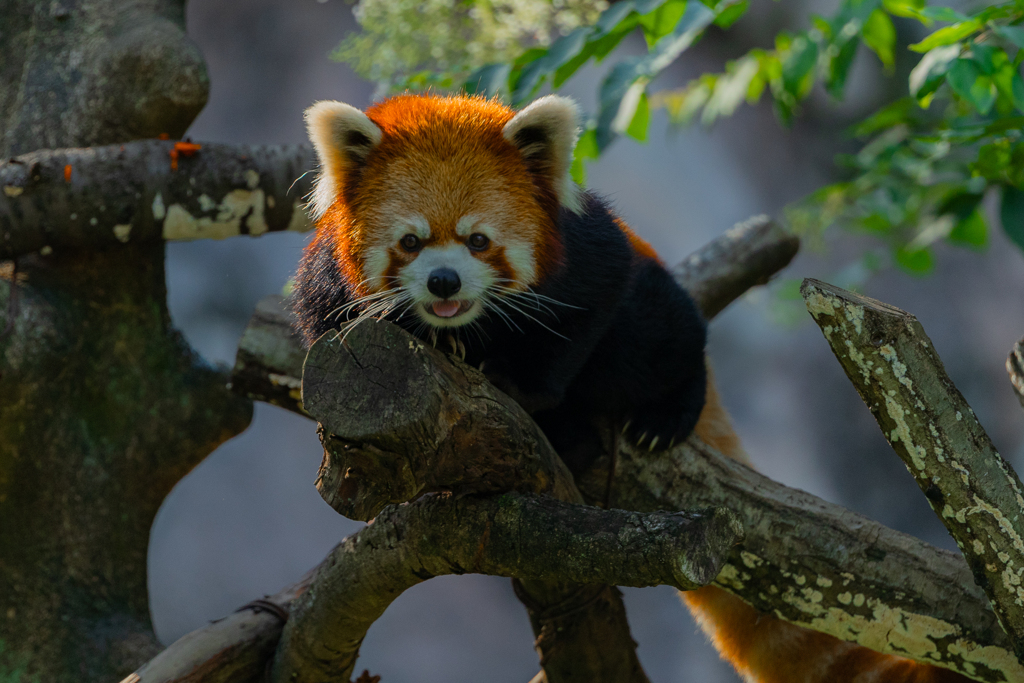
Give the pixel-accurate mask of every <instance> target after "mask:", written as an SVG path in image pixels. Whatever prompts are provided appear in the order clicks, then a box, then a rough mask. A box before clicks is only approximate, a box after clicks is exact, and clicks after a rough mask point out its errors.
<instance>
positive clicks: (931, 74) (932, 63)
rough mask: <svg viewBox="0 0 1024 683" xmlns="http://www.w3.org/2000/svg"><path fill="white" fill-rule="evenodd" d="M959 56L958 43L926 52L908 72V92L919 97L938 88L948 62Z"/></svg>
mask: <svg viewBox="0 0 1024 683" xmlns="http://www.w3.org/2000/svg"><path fill="white" fill-rule="evenodd" d="M958 56H960V45H959V44H957V45H947V46H945V47H937V48H935V49H934V50H931V51H930V52H928V53H927V54H926V55H925V56H924V57H922V58H921V61H920V62H918V63H917V66H915V67H914V69H913V71H911V72H910V94H911V95H913V96H914V97H916V98H917V99H921V98H922V97H925V96H926V95H930V94H931V93H933V92H935V91H936V90H938V89H939V86H940V85H942V83H943V81H945V79H946V72H947V71H948V70H949V64H950V62H952V61H953V60H954V59H956V58H957V57H958Z"/></svg>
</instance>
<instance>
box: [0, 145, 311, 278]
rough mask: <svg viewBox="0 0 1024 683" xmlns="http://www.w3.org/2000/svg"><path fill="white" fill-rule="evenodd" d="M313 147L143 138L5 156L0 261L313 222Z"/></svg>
mask: <svg viewBox="0 0 1024 683" xmlns="http://www.w3.org/2000/svg"><path fill="white" fill-rule="evenodd" d="M315 168H316V160H315V157H314V154H313V151H312V149H311V148H310V147H309V146H299V145H289V146H282V145H263V146H255V145H225V144H203V145H201V146H189V145H181V144H179V143H176V142H173V141H161V140H140V141H137V142H127V143H124V144H120V145H106V146H101V147H86V148H82V149H54V150H40V151H37V152H31V153H29V154H23V155H21V156H18V157H14V158H13V159H10V160H7V161H2V162H0V260H4V259H12V258H16V257H18V256H23V255H25V254H30V253H33V252H40V251H41V252H43V253H44V255H45V254H49V253H51V252H69V251H73V250H89V249H103V248H109V247H116V246H118V245H121V244H124V243H127V242H132V243H135V242H142V241H152V240H160V239H164V240H194V239H204V238H214V239H221V238H225V237H231V236H234V235H261V234H263V233H266V232H275V231H281V230H308V229H310V228H312V225H311V224H310V222H309V220H308V219H307V217H306V212H305V210H304V209H303V204H304V202H303V197H305V196H306V195H307V194H308V193H309V191H310V189H311V187H312V179H313V174H312V173H309V171H312V170H313V169H315Z"/></svg>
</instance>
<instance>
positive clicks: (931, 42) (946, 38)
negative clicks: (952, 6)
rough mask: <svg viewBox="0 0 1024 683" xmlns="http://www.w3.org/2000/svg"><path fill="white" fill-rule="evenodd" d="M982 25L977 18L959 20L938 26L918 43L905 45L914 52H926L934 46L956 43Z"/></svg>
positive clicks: (975, 31) (979, 28)
mask: <svg viewBox="0 0 1024 683" xmlns="http://www.w3.org/2000/svg"><path fill="white" fill-rule="evenodd" d="M982 26H984V23H983V22H981V21H978V20H977V19H968V20H967V21H961V22H960V23H959V24H953V25H952V26H947V27H946V28H940V29H939V30H938V31H936V32H935V33H933V34H931V35H930V36H928V37H927V38H925V39H924V40H922V41H921V42H920V43H914V44H913V45H908V46H907V47H909V48H910V49H911V50H913V51H914V52H928V51H929V50H934V49H935V48H937V47H942V46H943V45H952V44H953V43H958V42H960V41H961V40H963V39H964V38H966V37H968V36H970V35H972V34H974V33H977V32H978V31H979V30H981V27H982Z"/></svg>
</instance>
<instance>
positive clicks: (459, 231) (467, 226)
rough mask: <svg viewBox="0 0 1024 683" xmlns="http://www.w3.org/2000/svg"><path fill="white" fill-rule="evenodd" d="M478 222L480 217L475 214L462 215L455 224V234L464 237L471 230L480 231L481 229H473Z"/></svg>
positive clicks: (471, 231)
mask: <svg viewBox="0 0 1024 683" xmlns="http://www.w3.org/2000/svg"><path fill="white" fill-rule="evenodd" d="M479 222H480V219H479V218H478V217H476V216H463V217H462V218H460V219H459V222H458V223H456V224H455V234H456V235H458V236H459V237H465V236H466V235H469V234H470V233H473V232H482V231H481V230H474V228H477V227H479V226H478V225H477V224H478V223H479Z"/></svg>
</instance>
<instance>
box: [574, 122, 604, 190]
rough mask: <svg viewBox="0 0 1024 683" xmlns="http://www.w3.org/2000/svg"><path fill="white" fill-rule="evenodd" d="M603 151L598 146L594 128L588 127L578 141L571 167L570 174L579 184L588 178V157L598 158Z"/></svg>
mask: <svg viewBox="0 0 1024 683" xmlns="http://www.w3.org/2000/svg"><path fill="white" fill-rule="evenodd" d="M600 153H601V151H600V150H599V149H598V148H597V135H596V131H595V130H594V129H593V128H588V129H587V130H586V131H584V132H583V135H581V136H580V139H579V140H578V141H577V142H576V149H575V151H574V152H573V158H572V166H570V167H569V174H570V175H571V176H572V179H573V180H574V181H576V182H577V183H578V184H580V185H583V184H585V183H586V180H587V169H586V166H585V162H586V160H587V159H596V158H597V157H598V156H599V155H600Z"/></svg>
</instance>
